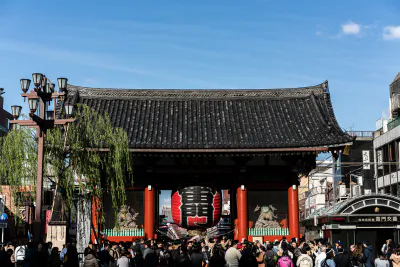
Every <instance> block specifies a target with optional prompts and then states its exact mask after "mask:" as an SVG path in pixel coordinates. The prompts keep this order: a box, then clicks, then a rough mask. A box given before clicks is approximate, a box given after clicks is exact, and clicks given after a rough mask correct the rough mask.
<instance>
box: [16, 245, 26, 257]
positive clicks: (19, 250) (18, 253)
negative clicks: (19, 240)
mask: <svg viewBox="0 0 400 267" xmlns="http://www.w3.org/2000/svg"><path fill="white" fill-rule="evenodd" d="M15 258H16V259H17V260H20V258H24V259H25V246H19V247H17V251H15Z"/></svg>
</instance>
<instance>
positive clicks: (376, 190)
mask: <svg viewBox="0 0 400 267" xmlns="http://www.w3.org/2000/svg"><path fill="white" fill-rule="evenodd" d="M376 158H377V157H376V149H375V148H374V180H375V194H378V192H379V190H378V162H377V159H376Z"/></svg>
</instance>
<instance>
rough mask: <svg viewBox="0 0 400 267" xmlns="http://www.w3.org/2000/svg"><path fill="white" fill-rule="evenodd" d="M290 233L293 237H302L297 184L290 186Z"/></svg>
mask: <svg viewBox="0 0 400 267" xmlns="http://www.w3.org/2000/svg"><path fill="white" fill-rule="evenodd" d="M288 206H289V207H288V210H289V214H288V215H289V234H290V236H291V237H295V238H299V237H300V228H299V195H298V191H297V185H291V186H290V187H289V188H288Z"/></svg>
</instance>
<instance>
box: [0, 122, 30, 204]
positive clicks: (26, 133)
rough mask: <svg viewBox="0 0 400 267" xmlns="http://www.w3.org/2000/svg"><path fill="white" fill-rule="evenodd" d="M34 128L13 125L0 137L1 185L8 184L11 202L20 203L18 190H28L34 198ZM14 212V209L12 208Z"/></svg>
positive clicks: (20, 196)
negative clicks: (12, 127)
mask: <svg viewBox="0 0 400 267" xmlns="http://www.w3.org/2000/svg"><path fill="white" fill-rule="evenodd" d="M34 135H35V130H32V129H28V128H26V127H18V126H14V129H13V130H12V131H10V132H9V133H8V134H7V135H6V136H4V137H3V138H1V139H0V177H1V180H2V184H3V185H8V186H9V189H10V194H11V196H12V199H11V203H13V204H14V206H16V207H18V206H19V205H20V204H21V200H22V194H20V192H23V191H30V192H31V193H32V194H31V196H32V199H34V197H35V195H34V191H33V190H31V189H32V187H35V184H36V174H37V142H36V140H35V138H34ZM14 212H15V210H14Z"/></svg>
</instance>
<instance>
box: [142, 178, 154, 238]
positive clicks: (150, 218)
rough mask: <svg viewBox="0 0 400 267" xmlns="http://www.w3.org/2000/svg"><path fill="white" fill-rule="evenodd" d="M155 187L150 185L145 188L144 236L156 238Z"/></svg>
mask: <svg viewBox="0 0 400 267" xmlns="http://www.w3.org/2000/svg"><path fill="white" fill-rule="evenodd" d="M154 201H155V189H154V188H153V187H152V186H151V185H149V186H147V187H146V188H145V189H144V237H145V238H147V239H153V238H154V233H155V231H154V230H155V229H154V225H155V203H154Z"/></svg>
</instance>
